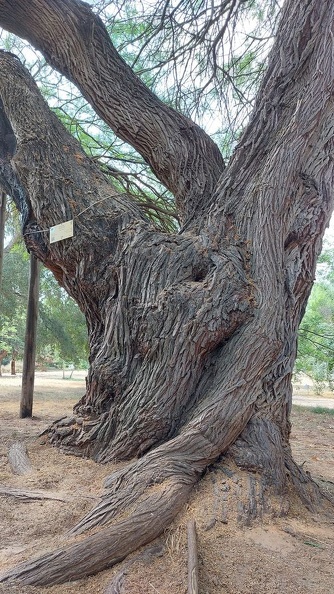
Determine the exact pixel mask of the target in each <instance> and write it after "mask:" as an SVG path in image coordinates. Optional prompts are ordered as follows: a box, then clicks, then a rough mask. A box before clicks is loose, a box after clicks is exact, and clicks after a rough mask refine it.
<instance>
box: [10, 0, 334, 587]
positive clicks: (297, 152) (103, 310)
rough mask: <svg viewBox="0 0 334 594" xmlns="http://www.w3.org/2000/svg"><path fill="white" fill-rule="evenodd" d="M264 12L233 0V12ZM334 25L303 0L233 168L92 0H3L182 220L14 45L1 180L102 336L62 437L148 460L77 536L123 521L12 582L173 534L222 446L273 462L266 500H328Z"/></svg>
mask: <svg viewBox="0 0 334 594" xmlns="http://www.w3.org/2000/svg"><path fill="white" fill-rule="evenodd" d="M244 4H245V3H244V2H241V1H240V2H235V1H234V0H231V1H227V2H226V3H224V6H225V7H229V9H228V12H227V13H225V12H224V15H225V16H226V18H227V19H228V22H231V19H232V15H234V8H235V7H236V6H238V7H239V8H240V9H241V7H242V6H243V5H244ZM251 4H252V3H251ZM222 5H223V4H222ZM248 5H250V4H248ZM164 6H165V7H166V11H167V8H168V7H169V4H165V5H164ZM167 14H168V18H169V17H170V12H169V8H168V13H167V12H166V13H165V16H167ZM161 16H163V15H161ZM197 18H198V17H197ZM162 22H163V23H164V22H165V21H164V20H163V21H162ZM333 22H334V6H333V5H332V4H331V3H328V2H327V1H326V0H320V1H319V0H302V1H298V2H296V1H295V0H287V2H286V4H285V8H284V10H283V14H282V19H281V22H280V26H279V29H278V33H277V37H276V41H275V44H274V46H273V49H272V51H271V54H270V58H269V61H268V66H267V70H266V73H265V75H264V77H263V80H262V83H261V86H260V89H259V92H258V95H257V99H256V102H255V105H254V110H253V112H252V115H251V118H250V121H249V123H248V125H247V127H246V129H245V131H244V132H243V134H242V136H241V138H240V141H239V144H238V146H237V147H236V149H235V151H234V153H233V155H232V157H231V159H230V161H229V163H228V165H227V166H225V163H224V161H223V158H222V155H221V153H220V151H219V149H218V147H217V145H216V144H215V143H214V142H213V140H212V139H211V138H210V137H209V136H208V135H207V134H206V133H205V132H204V130H203V129H202V128H200V127H199V126H198V125H196V124H195V123H194V122H193V121H192V120H191V119H190V118H189V117H188V116H186V115H184V114H183V113H181V112H180V111H176V110H174V109H173V108H172V107H171V106H170V105H168V104H167V103H165V102H162V101H161V100H160V99H158V97H157V96H156V95H155V94H154V93H152V91H150V90H149V88H148V87H147V86H146V85H145V84H144V83H143V82H142V81H141V80H140V79H139V78H138V77H137V76H136V75H135V74H134V72H133V70H132V69H131V68H130V67H129V65H128V64H127V63H126V62H125V61H124V60H123V59H122V58H121V57H120V55H119V53H118V52H117V51H116V49H115V47H114V46H113V44H112V43H111V40H110V37H109V35H108V32H107V30H106V28H105V27H104V25H103V22H102V21H101V19H100V18H98V17H97V16H95V15H94V14H93V13H92V11H91V10H90V8H89V6H88V5H87V4H84V3H82V2H80V1H79V0H61V1H60V0H49V1H48V2H47V3H46V2H45V1H44V0H32V1H31V2H30V3H29V6H27V5H26V3H24V2H23V1H22V0H16V1H15V2H14V3H13V2H12V1H9V0H0V23H1V24H2V25H3V26H4V27H5V28H6V29H8V30H9V31H12V32H15V33H16V34H18V35H19V36H21V37H24V38H26V39H28V40H29V41H31V43H32V44H33V45H34V47H35V48H37V49H38V50H40V51H41V52H42V53H43V55H44V56H45V58H46V59H47V60H48V62H49V63H50V64H51V65H53V66H54V67H55V68H57V69H58V71H59V72H61V73H62V74H63V75H65V76H66V77H67V78H69V79H70V80H71V81H72V82H74V83H75V84H76V85H77V87H78V88H79V89H80V90H81V92H82V94H83V96H84V97H85V98H86V99H87V100H88V101H89V102H90V104H91V105H92V107H93V108H94V110H95V111H96V113H97V114H98V115H99V116H100V117H101V118H102V119H103V120H104V121H105V122H106V124H107V125H108V126H110V127H111V128H112V129H113V131H114V133H115V134H116V135H117V136H119V137H120V138H121V139H122V140H123V141H126V142H128V143H129V144H130V145H132V146H133V148H134V149H136V150H137V151H138V152H139V153H140V155H141V158H142V159H143V160H144V161H145V162H146V163H148V164H149V166H150V167H151V169H152V171H153V173H154V174H155V175H156V177H157V178H158V180H159V181H160V183H161V184H162V185H164V186H165V187H166V188H167V190H168V191H169V192H170V193H172V194H173V195H174V197H175V208H176V210H177V218H178V220H179V221H180V225H181V227H180V230H179V232H178V233H177V232H172V231H171V232H167V231H162V229H161V227H158V226H157V225H156V224H155V223H154V221H152V218H149V217H148V216H147V211H146V210H145V209H144V208H142V207H141V206H140V205H139V204H138V201H137V200H135V198H134V197H133V196H132V195H131V194H128V193H125V192H124V191H120V188H119V185H118V183H117V181H116V180H117V176H108V177H106V175H105V173H104V172H103V170H102V169H101V168H100V167H98V165H97V163H96V162H95V161H94V160H92V158H89V157H88V156H87V155H86V154H85V152H84V151H83V150H82V148H81V146H80V144H79V142H78V140H77V139H75V138H73V137H72V136H71V135H70V134H69V132H68V131H67V130H66V128H65V127H64V126H63V125H62V123H61V122H60V120H59V119H58V118H57V117H56V116H55V114H54V113H52V112H51V111H50V109H49V107H48V105H47V104H46V103H45V101H44V100H43V98H42V96H41V93H40V91H39V89H38V87H37V86H36V84H35V83H34V81H33V79H32V78H31V76H30V74H29V72H28V71H27V70H26V69H24V68H23V66H22V65H21V63H20V62H19V61H18V60H17V59H16V58H15V57H14V56H12V55H11V54H8V53H5V52H2V53H1V54H0V65H1V73H2V76H1V78H0V97H1V101H2V107H3V109H2V110H1V112H0V115H1V117H2V121H1V129H2V130H4V131H5V132H6V134H5V135H2V143H1V155H2V158H1V160H0V177H1V182H2V183H3V184H4V185H5V187H6V190H7V191H8V193H10V194H11V195H12V197H13V199H14V200H15V203H16V205H17V207H18V209H19V210H20V212H21V216H22V230H23V236H24V238H25V242H26V245H27V247H28V249H29V250H31V251H33V253H34V254H35V255H36V256H37V257H38V258H39V259H40V260H41V261H42V262H43V263H44V264H45V266H46V267H48V268H49V269H50V270H51V271H52V272H53V273H54V275H55V277H56V278H57V280H58V282H59V283H60V285H61V286H62V287H64V288H65V289H66V291H67V292H68V293H69V294H70V295H71V296H72V297H73V298H74V299H75V300H76V301H77V303H78V304H79V306H80V309H81V310H82V311H83V312H84V314H85V316H86V320H87V325H88V330H89V343H90V369H89V374H88V379H87V390H86V394H85V395H84V397H83V398H82V400H81V401H80V402H79V403H78V405H77V406H76V407H75V414H76V418H73V417H71V418H70V419H68V421H67V426H66V421H64V420H63V421H61V423H60V424H55V425H54V427H53V428H52V430H51V431H50V435H49V437H50V440H51V441H52V442H54V443H58V444H60V445H61V446H62V448H64V449H66V450H67V451H68V452H73V453H76V454H82V455H84V456H87V455H89V456H91V457H92V458H94V459H95V460H97V461H109V460H114V459H119V460H120V459H127V458H134V459H132V461H131V462H130V463H129V464H128V465H126V466H124V467H123V468H122V469H120V470H119V471H118V472H116V473H114V474H113V475H111V477H109V478H108V479H107V486H108V487H110V490H109V491H108V492H107V493H106V494H105V496H104V497H103V498H102V500H101V502H100V503H99V504H98V505H97V506H96V507H95V508H94V509H93V510H92V512H90V513H89V514H87V515H86V517H85V518H83V520H82V521H81V522H80V523H79V524H78V525H77V526H76V527H75V528H74V529H73V533H74V534H77V533H78V532H82V531H85V530H90V529H91V528H95V527H96V526H97V525H98V524H103V523H106V524H108V525H107V526H106V527H104V528H103V529H101V530H100V531H98V532H96V531H94V530H93V532H92V534H90V535H89V536H87V537H86V538H84V539H81V538H80V539H79V541H78V542H77V541H76V540H75V537H74V542H73V543H71V544H70V545H68V546H66V547H65V548H64V549H61V550H58V551H56V552H54V553H48V554H46V555H44V556H43V557H41V558H40V559H39V560H37V561H33V562H31V563H29V562H27V563H25V564H23V565H21V566H19V567H18V568H14V570H13V571H12V572H8V573H7V574H6V575H5V576H3V577H2V579H8V578H10V577H16V578H17V579H20V580H21V581H24V582H25V583H33V584H45V583H56V582H61V581H66V580H67V579H76V578H78V577H80V576H83V575H87V574H89V573H92V572H95V571H98V570H100V569H102V568H103V567H106V566H110V565H111V564H112V563H113V562H116V561H118V560H120V559H122V558H123V557H124V556H125V555H126V554H128V553H129V552H130V551H131V550H133V549H134V548H136V547H137V546H140V545H142V544H144V543H146V542H148V541H149V540H151V539H152V538H154V537H155V536H157V535H158V534H160V533H161V531H162V530H163V529H164V527H165V526H166V525H167V524H168V523H169V522H170V521H171V519H172V518H173V517H174V516H175V515H176V513H177V512H178V510H179V509H180V508H181V506H182V505H183V504H184V502H185V501H186V499H187V497H188V495H189V493H190V490H191V489H192V487H193V485H194V484H195V483H196V481H197V480H198V479H199V477H200V476H201V474H202V472H203V471H204V470H205V468H206V467H207V466H208V465H209V464H211V463H212V462H213V461H214V460H216V459H217V458H218V457H219V456H221V455H222V454H224V455H228V456H229V459H230V460H233V461H234V463H236V464H237V465H238V466H239V467H240V468H242V469H244V470H245V471H251V472H256V477H257V481H258V485H259V489H260V492H261V498H262V499H263V498H265V497H266V496H268V491H270V489H271V490H272V492H274V493H276V494H284V496H285V497H287V493H288V491H287V489H288V486H289V485H293V487H294V488H295V489H296V490H297V492H298V493H299V495H300V497H301V498H302V500H303V501H304V502H305V503H306V504H307V505H309V506H311V505H315V504H316V503H317V502H318V495H319V492H318V489H317V487H316V485H315V484H314V483H313V482H312V481H311V479H310V478H309V477H308V476H307V475H306V474H305V473H304V472H303V470H302V469H300V468H298V467H297V465H296V464H295V463H294V461H293V459H292V456H291V451H290V446H289V433H290V419H289V415H290V410H291V393H292V389H291V376H292V370H293V364H294V361H295V356H296V337H297V332H298V326H299V323H300V320H301V318H302V315H303V313H304V311H305V306H306V301H307V298H308V296H309V294H310V290H311V287H312V284H313V279H314V272H315V264H316V258H317V256H318V254H319V252H320V249H321V238H322V235H323V232H324V229H325V227H326V225H327V224H328V221H329V217H330V214H331V210H332V205H333V196H332V188H333V159H332V152H333V126H332V118H333V115H332V114H333V93H332V87H333V63H332V60H333V56H332V34H333V31H332V27H333ZM221 37H222V36H221ZM167 82H168V81H167ZM12 136H15V140H16V143H17V148H16V149H15V151H13V150H12V147H13V146H14V145H15V143H14V142H13V139H12ZM8 140H9V141H8ZM71 218H73V219H74V224H75V232H74V236H73V238H70V239H66V240H64V241H61V242H57V243H55V244H50V243H49V239H48V230H49V228H50V227H51V226H53V225H55V224H57V223H61V222H64V221H66V220H69V219H71ZM65 426H66V427H65ZM64 428H65V430H64ZM137 457H140V459H139V460H137V459H136V458H137ZM262 499H261V500H262ZM124 510H126V517H125V518H124V516H123V515H122V514H123V512H124ZM112 522H113V523H112ZM87 553H88V554H87Z"/></svg>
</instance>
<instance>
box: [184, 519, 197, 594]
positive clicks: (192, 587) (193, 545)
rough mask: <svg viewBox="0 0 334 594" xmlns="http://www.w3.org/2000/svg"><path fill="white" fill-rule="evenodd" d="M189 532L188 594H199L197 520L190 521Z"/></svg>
mask: <svg viewBox="0 0 334 594" xmlns="http://www.w3.org/2000/svg"><path fill="white" fill-rule="evenodd" d="M187 532H188V594H198V556H197V538H196V523H195V520H189V522H188V525H187Z"/></svg>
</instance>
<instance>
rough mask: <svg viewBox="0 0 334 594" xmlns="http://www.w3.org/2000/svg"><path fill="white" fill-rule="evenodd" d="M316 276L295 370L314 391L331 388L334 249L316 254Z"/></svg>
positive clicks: (333, 384) (333, 367)
mask: <svg viewBox="0 0 334 594" xmlns="http://www.w3.org/2000/svg"><path fill="white" fill-rule="evenodd" d="M319 265H320V266H319V272H318V277H319V280H318V281H317V282H316V283H315V285H314V288H313V290H312V293H311V296H310V299H309V302H308V305H307V309H306V312H305V315H304V318H303V320H302V322H301V325H300V328H299V335H298V356H297V359H296V365H295V372H296V373H297V374H298V373H301V372H303V373H305V374H307V375H308V376H310V377H311V378H312V380H313V381H314V386H315V392H316V393H317V394H321V393H322V391H323V390H324V389H325V388H329V389H330V390H334V284H333V279H334V250H333V249H327V250H325V251H324V252H323V254H322V255H321V257H320V258H319Z"/></svg>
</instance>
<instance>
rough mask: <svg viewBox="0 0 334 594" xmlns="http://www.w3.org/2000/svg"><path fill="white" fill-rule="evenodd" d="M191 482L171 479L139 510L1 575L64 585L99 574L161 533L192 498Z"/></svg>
mask: <svg viewBox="0 0 334 594" xmlns="http://www.w3.org/2000/svg"><path fill="white" fill-rule="evenodd" d="M191 487H192V485H191V484H188V485H187V484H185V483H183V484H181V485H180V484H179V482H178V481H175V480H169V481H167V482H166V484H164V485H163V487H162V489H156V490H153V492H152V493H151V494H150V495H148V496H147V497H146V498H145V499H144V501H142V502H141V503H140V504H139V505H138V506H137V508H136V511H135V513H132V514H130V515H129V516H128V517H127V518H126V519H124V520H123V521H121V522H118V523H117V524H116V525H115V526H111V527H108V528H104V529H102V530H100V531H99V532H97V533H95V534H92V535H91V536H89V537H87V538H85V539H83V540H81V541H80V542H77V543H76V544H72V545H70V546H69V547H66V548H64V549H59V550H57V551H54V552H52V553H47V554H46V555H43V556H41V557H39V558H38V559H36V560H35V561H34V560H33V561H28V562H26V563H21V564H20V565H18V566H17V567H16V568H14V569H13V570H11V571H8V572H6V573H5V574H2V575H1V576H0V580H1V581H5V580H18V581H20V582H22V583H24V584H33V585H35V586H44V585H51V584H61V583H63V582H67V581H69V580H77V579H80V578H83V577H85V576H87V575H91V574H94V573H98V572H99V571H102V570H103V569H106V568H107V567H111V566H112V565H114V564H115V563H117V562H119V561H122V560H123V559H124V558H125V557H126V556H127V555H129V553H131V552H132V551H134V550H135V549H137V548H138V547H140V546H142V545H145V544H147V543H148V542H150V541H152V540H153V539H154V538H156V537H157V536H159V534H161V532H162V531H163V529H164V528H165V526H166V525H168V524H169V523H170V522H171V521H172V520H173V518H174V517H175V516H176V514H177V513H178V512H179V511H180V509H181V508H182V506H183V505H184V504H185V502H186V500H187V499H188V496H189V492H190V490H191Z"/></svg>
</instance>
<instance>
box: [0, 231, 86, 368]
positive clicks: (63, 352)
mask: <svg viewBox="0 0 334 594" xmlns="http://www.w3.org/2000/svg"><path fill="white" fill-rule="evenodd" d="M10 232H11V233H13V229H12V230H11V231H10V230H9V233H10ZM14 237H15V236H14ZM40 276H41V278H40V298H39V318H38V327H37V337H38V338H37V353H36V358H37V361H38V362H39V363H40V364H42V365H46V366H48V365H49V364H56V365H58V366H59V367H61V366H62V363H63V362H64V363H65V364H70V363H71V364H74V365H76V366H77V367H79V366H80V367H86V365H87V362H86V361H87V329H86V323H85V319H84V316H83V315H82V313H81V312H80V310H79V308H78V306H77V304H76V303H75V302H74V301H73V299H72V298H71V297H70V296H69V295H68V294H67V293H66V292H65V291H64V289H62V288H61V287H60V286H59V284H58V283H57V281H56V280H55V278H54V276H53V275H52V274H51V272H50V271H49V270H48V269H47V268H42V269H41V275H40ZM28 277H29V256H28V254H27V252H26V249H25V246H24V245H23V244H22V242H19V241H17V242H16V243H14V245H12V242H11V241H9V242H8V244H7V246H6V249H5V254H4V276H3V284H2V289H1V297H2V298H1V304H0V328H1V331H0V347H1V348H5V349H6V350H7V351H8V353H9V354H10V353H11V352H12V351H13V349H14V350H15V351H17V354H18V358H19V359H22V356H23V349H24V333H25V320H26V305H27V298H28Z"/></svg>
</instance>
